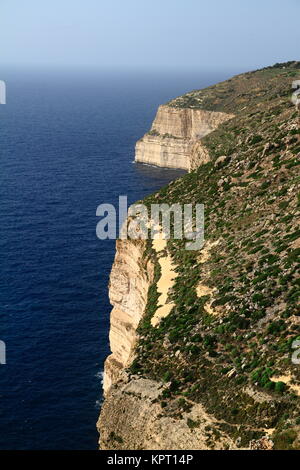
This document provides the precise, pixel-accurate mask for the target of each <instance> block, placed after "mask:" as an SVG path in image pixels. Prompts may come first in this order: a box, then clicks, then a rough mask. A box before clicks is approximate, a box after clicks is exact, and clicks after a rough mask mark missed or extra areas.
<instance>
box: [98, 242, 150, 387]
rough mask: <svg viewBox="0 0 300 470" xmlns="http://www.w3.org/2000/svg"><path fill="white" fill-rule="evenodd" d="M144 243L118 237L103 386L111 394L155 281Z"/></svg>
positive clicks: (123, 365)
mask: <svg viewBox="0 0 300 470" xmlns="http://www.w3.org/2000/svg"><path fill="white" fill-rule="evenodd" d="M143 255H144V243H142V242H139V243H135V244H134V243H133V242H131V241H130V240H122V241H117V244H116V256H115V260H114V264H113V267H112V271H111V274H110V286H109V299H110V302H111V304H112V305H113V307H114V308H113V310H112V311H111V315H110V331H109V341H110V349H111V355H110V356H108V358H107V359H106V361H105V368H104V377H103V390H104V395H106V394H107V392H108V390H109V389H110V387H111V385H112V384H113V383H115V382H116V381H117V379H118V376H119V374H120V372H122V371H123V370H124V369H125V368H126V366H128V365H129V364H130V363H131V360H132V352H133V349H134V345H135V341H136V329H137V327H138V324H139V322H140V320H141V318H142V315H143V313H144V311H145V306H146V303H147V294H148V289H149V287H150V284H151V283H152V281H153V266H152V264H151V260H149V261H148V262H147V261H145V260H144V257H143Z"/></svg>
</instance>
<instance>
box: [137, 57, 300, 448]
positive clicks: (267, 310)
mask: <svg viewBox="0 0 300 470" xmlns="http://www.w3.org/2000/svg"><path fill="white" fill-rule="evenodd" d="M299 69H300V64H299V62H291V63H288V64H285V65H281V64H277V65H275V66H274V67H268V68H265V69H263V70H259V71H256V72H250V73H248V74H243V75H239V76H237V77H234V78H233V79H231V80H228V81H226V82H222V83H220V84H218V85H215V86H213V87H209V88H207V89H205V90H200V91H193V92H191V93H188V94H186V95H183V96H182V97H179V98H177V99H175V100H172V101H171V102H170V103H169V105H171V106H174V107H197V108H203V109H208V110H210V109H212V110H221V111H225V112H233V113H234V114H236V117H235V118H233V119H231V120H230V121H227V122H225V123H223V124H222V125H221V126H220V127H219V128H218V129H217V130H216V131H214V132H212V133H211V134H209V135H207V136H206V137H205V138H203V139H202V142H203V144H204V145H205V146H206V147H207V149H208V150H209V153H210V155H211V161H210V162H209V163H206V164H205V165H202V166H201V167H199V168H198V169H197V170H195V171H193V172H191V173H189V174H187V175H185V176H184V177H183V178H180V179H179V180H177V181H175V182H173V183H171V184H170V185H168V186H167V187H165V188H162V190H160V191H159V192H158V193H157V194H155V195H152V196H149V197H148V198H146V199H145V201H143V202H144V203H145V204H148V205H150V204H151V203H154V202H155V203H158V202H159V203H162V202H166V203H169V204H172V203H175V202H180V203H182V204H184V203H194V204H196V203H204V204H205V239H206V241H210V242H215V241H217V242H218V243H217V245H215V247H214V248H213V249H211V251H210V256H209V257H208V259H207V260H206V261H205V262H204V263H202V262H201V251H200V252H198V251H187V250H185V247H184V242H183V241H180V240H170V241H169V242H168V250H169V252H170V253H171V255H172V257H173V260H174V263H175V264H176V265H177V268H176V270H177V273H178V276H177V278H176V281H175V285H174V288H173V289H172V293H171V299H172V301H173V303H174V305H175V306H174V308H173V310H172V312H171V313H170V314H169V316H168V317H166V318H165V319H163V320H162V321H161V323H160V325H159V327H157V328H153V327H152V326H151V323H150V320H151V318H152V316H153V314H154V312H155V310H156V308H157V299H158V293H157V289H156V284H157V281H158V279H159V276H160V268H159V264H158V262H157V259H156V254H155V252H154V251H153V250H152V249H151V243H150V242H149V243H148V249H147V256H150V257H151V258H152V260H153V262H154V263H155V265H156V268H155V275H154V282H153V285H152V286H151V287H150V290H149V296H148V305H147V309H146V314H145V316H144V318H143V319H142V321H141V324H140V326H139V330H138V331H139V335H140V338H139V341H138V344H137V348H136V359H135V361H134V363H133V364H132V367H131V372H132V373H139V374H140V375H142V376H145V377H149V378H152V379H154V380H157V381H162V382H163V383H164V385H165V386H166V388H164V391H163V392H162V396H161V399H162V400H161V404H162V407H163V409H162V413H166V414H169V415H172V416H174V417H176V416H178V413H181V412H182V410H184V409H187V406H188V405H187V404H188V403H190V402H192V403H201V404H202V405H204V406H205V408H206V409H207V411H208V412H211V413H212V414H214V416H215V417H216V418H217V419H219V420H220V421H221V422H223V421H224V422H226V423H227V428H226V432H228V433H229V434H230V435H232V437H233V438H234V439H236V438H237V437H238V436H237V434H236V433H237V427H241V429H242V436H243V437H242V439H243V443H244V445H247V443H249V441H250V440H251V439H253V436H255V437H261V435H262V434H259V435H258V434H257V432H256V431H254V430H255V429H260V428H275V430H276V431H275V437H274V445H275V448H278V449H281V448H284V449H286V448H299V443H298V441H299V428H297V426H299V422H298V421H297V419H299V418H298V416H299V411H300V409H299V408H300V407H299V397H297V396H296V395H295V393H293V390H292V389H291V387H290V386H289V385H288V384H285V383H284V382H282V381H280V379H278V381H277V382H274V379H273V377H280V376H282V375H285V374H286V373H290V374H291V375H292V376H293V380H294V382H295V383H296V384H299V383H300V368H299V366H296V365H293V364H292V362H291V354H292V353H293V349H292V341H293V340H294V338H296V337H298V336H299V335H300V321H299V316H300V310H299V290H300V281H299V277H300V276H299V275H300V264H299V257H300V247H299V236H300V228H299V220H300V218H299V216H300V176H299V161H300V158H299V157H300V134H299V115H298V114H297V113H296V112H295V108H294V106H292V104H291V103H290V98H289V97H290V92H291V73H294V72H296V73H297V74H298V75H297V76H299V78H300V70H299ZM224 155H225V156H227V159H226V160H225V161H223V162H222V164H215V161H216V160H217V158H218V157H220V156H224ZM200 281H201V283H203V284H204V285H206V286H209V287H210V288H212V289H214V290H213V291H212V292H213V294H211V295H208V296H205V297H197V293H196V288H197V286H198V284H199V282H200ZM208 302H209V304H210V307H211V309H213V311H214V314H211V313H209V310H208V309H207V308H206V306H207V303H208ZM249 390H250V392H249ZM256 394H262V395H261V396H262V397H265V399H264V400H263V399H261V400H256V399H255V396H256ZM183 397H184V398H183ZM175 402H176V407H175V405H174V407H173V408H172V406H173V405H172V404H174V403H175ZM178 407H179V409H180V411H178ZM287 425H288V426H289V429H286V428H285V426H287ZM188 426H189V427H190V428H191V429H193V428H194V427H196V424H195V423H194V422H193V421H192V420H190V421H189V422H188ZM239 435H240V434H239ZM297 436H298V440H297Z"/></svg>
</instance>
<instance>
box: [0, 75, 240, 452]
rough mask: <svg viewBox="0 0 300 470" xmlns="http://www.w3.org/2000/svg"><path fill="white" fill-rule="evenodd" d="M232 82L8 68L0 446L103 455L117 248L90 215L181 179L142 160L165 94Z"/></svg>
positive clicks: (1, 154) (3, 113) (2, 126)
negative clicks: (100, 424) (100, 430)
mask: <svg viewBox="0 0 300 470" xmlns="http://www.w3.org/2000/svg"><path fill="white" fill-rule="evenodd" d="M230 75H231V73H230V72H229V71H227V72H216V71H214V72H208V71H201V70H200V69H199V70H185V71H184V70H165V71H161V70H155V71H153V70H151V71H150V70H117V69H113V70H101V69H95V70H92V69H89V70H82V69H79V68H78V69H76V68H74V69H68V70H67V69H33V68H32V69H30V68H28V69H27V68H23V69H18V68H17V67H15V68H6V69H5V68H4V69H3V68H1V69H0V79H1V80H4V81H5V83H6V92H7V103H6V104H5V105H0V217H1V219H0V266H1V278H0V283H1V285H0V340H1V341H4V342H5V345H6V364H1V365H0V449H1V450H3V449H6V450H15V449H18V450H28V449H35V450H41V449H43V450H47V449H57V450H60V449H65V450H75V449H82V450H89V449H90V450H93V449H97V445H98V444H97V442H98V434H97V431H96V421H97V419H98V416H99V412H100V408H101V403H102V376H103V363H104V360H105V358H106V356H107V355H108V354H109V342H108V332H109V314H110V310H111V306H110V304H109V299H108V280H109V273H110V269H111V266H112V262H113V258H114V253H115V241H114V240H99V239H98V238H97V236H96V225H97V222H98V221H99V217H96V209H97V207H98V206H99V205H100V204H103V203H109V204H114V205H115V206H116V207H117V206H118V198H119V196H120V195H123V196H124V195H125V196H127V197H128V203H133V202H134V201H136V200H138V199H141V198H142V197H144V196H146V195H147V194H150V193H152V192H154V191H156V190H157V189H158V188H160V187H162V186H163V185H165V184H167V183H168V182H170V181H171V180H174V179H175V178H178V177H180V176H181V175H182V173H183V172H182V171H178V170H168V169H161V168H156V167H152V166H147V165H142V164H135V163H134V162H133V161H134V146H135V142H136V141H137V140H138V139H139V138H140V137H141V136H142V135H143V134H144V133H145V132H146V131H147V130H149V128H150V125H151V122H152V120H153V119H154V116H155V113H156V110H157V107H158V106H159V105H160V104H162V103H165V102H166V101H168V100H169V99H171V98H173V97H176V96H178V95H181V94H183V93H185V92H188V91H190V90H192V89H198V88H202V87H204V86H208V85H211V84H213V83H216V82H218V81H220V80H223V79H226V78H228V77H229V76H230Z"/></svg>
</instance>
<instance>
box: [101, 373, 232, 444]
mask: <svg viewBox="0 0 300 470" xmlns="http://www.w3.org/2000/svg"><path fill="white" fill-rule="evenodd" d="M163 387H164V385H163V384H161V383H158V382H155V381H153V380H149V379H143V378H139V377H136V376H132V377H131V378H130V380H129V379H128V377H127V376H126V374H124V375H123V380H122V381H120V382H119V383H118V386H112V387H111V389H110V391H109V394H108V396H107V397H106V399H105V402H104V405H103V407H102V410H101V416H100V419H99V421H98V430H99V432H100V446H101V449H102V450H112V449H119V450H120V449H124V450H138V449H144V450H166V449H168V450H197V449H201V450H206V449H211V448H214V449H236V448H237V447H236V444H235V442H234V441H233V440H232V439H231V438H230V437H229V436H228V435H226V433H225V432H220V431H219V430H218V422H217V421H216V419H215V418H214V417H212V416H210V415H209V414H207V413H206V411H205V410H204V408H203V407H202V406H201V405H200V404H193V405H192V406H191V409H190V410H188V411H187V412H184V413H183V414H182V417H181V418H180V419H174V418H172V417H169V416H162V415H161V411H162V409H161V405H160V401H159V396H160V394H161V392H162V390H163ZM216 433H217V436H218V439H215V434H216Z"/></svg>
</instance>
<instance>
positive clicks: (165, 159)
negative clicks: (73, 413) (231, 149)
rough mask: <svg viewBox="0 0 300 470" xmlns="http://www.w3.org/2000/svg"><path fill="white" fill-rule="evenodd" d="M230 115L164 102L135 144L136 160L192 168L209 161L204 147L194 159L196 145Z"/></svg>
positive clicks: (229, 117)
mask: <svg viewBox="0 0 300 470" xmlns="http://www.w3.org/2000/svg"><path fill="white" fill-rule="evenodd" d="M232 117H233V114H227V113H222V112H213V111H205V110H201V109H192V108H176V107H172V106H167V105H163V106H160V107H159V108H158V111H157V115H156V117H155V120H154V122H153V124H152V127H151V130H150V131H149V132H148V133H147V134H145V135H144V137H143V138H142V139H140V140H139V141H138V142H137V144H136V150H135V161H136V162H140V163H148V164H151V165H156V166H161V167H165V168H181V169H185V170H192V169H194V168H197V166H199V165H200V164H202V163H206V162H207V161H208V160H209V155H208V152H207V151H206V149H205V148H203V150H202V153H201V154H200V153H197V156H198V158H197V159H195V152H194V148H195V145H196V146H198V148H199V145H200V142H199V141H200V139H201V138H202V137H204V136H205V135H207V134H209V133H210V132H212V131H213V130H215V129H216V128H217V127H218V126H219V125H220V124H221V123H222V122H224V121H227V120H228V119H231V118H232Z"/></svg>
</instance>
